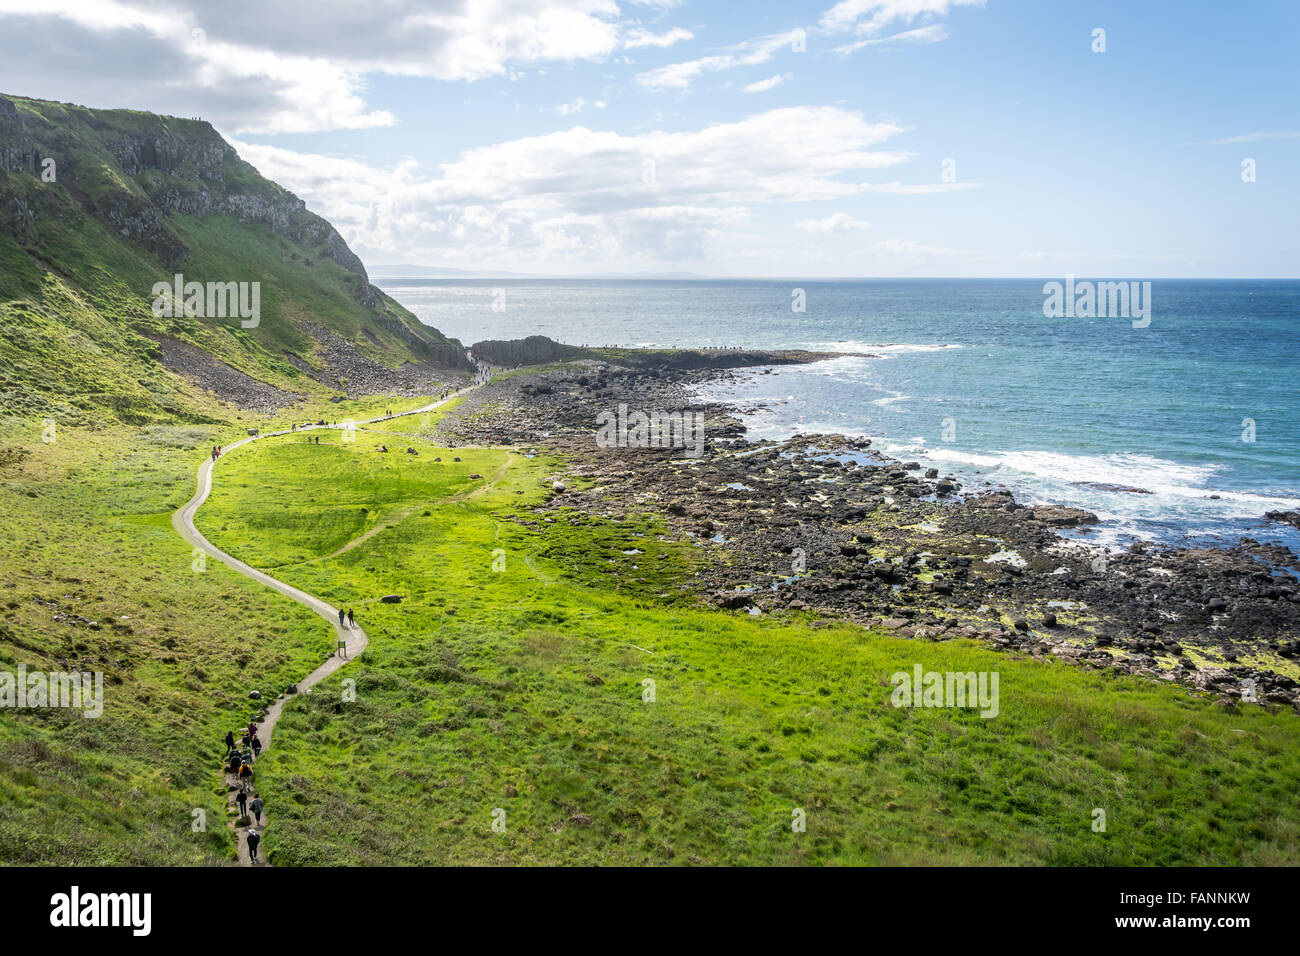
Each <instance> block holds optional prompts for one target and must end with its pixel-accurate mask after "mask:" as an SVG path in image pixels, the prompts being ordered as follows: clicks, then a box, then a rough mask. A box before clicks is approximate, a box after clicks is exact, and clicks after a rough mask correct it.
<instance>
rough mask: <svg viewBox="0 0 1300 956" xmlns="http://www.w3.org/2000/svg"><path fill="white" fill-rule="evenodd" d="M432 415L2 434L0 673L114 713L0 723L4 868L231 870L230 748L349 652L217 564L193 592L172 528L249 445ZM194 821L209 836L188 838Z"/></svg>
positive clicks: (241, 418) (22, 425) (34, 427)
mask: <svg viewBox="0 0 1300 956" xmlns="http://www.w3.org/2000/svg"><path fill="white" fill-rule="evenodd" d="M208 401H209V402H210V399H209V400H208ZM430 401H432V399H431V398H422V399H421V398H403V399H396V398H387V399H383V398H368V399H363V400H359V401H348V402H340V403H332V402H328V401H319V402H316V403H312V404H304V405H300V406H296V407H294V408H292V409H282V410H281V412H280V413H279V414H278V415H276V416H258V415H251V414H249V413H242V414H241V413H236V414H234V415H233V416H232V415H231V411H230V409H229V408H228V407H221V406H219V405H217V404H216V403H215V402H210V410H211V413H212V418H213V420H212V421H211V423H207V424H201V425H192V424H191V425H165V424H158V425H148V426H145V427H140V428H134V427H125V426H117V427H113V428H107V429H100V430H92V429H88V428H73V427H67V426H65V425H57V426H56V427H55V429H54V430H53V431H52V432H46V430H45V428H44V425H43V422H42V420H41V419H40V418H35V419H33V418H31V417H30V416H21V415H14V414H12V410H10V411H11V414H9V415H7V416H5V417H4V418H2V419H0V508H2V509H3V514H4V515H5V528H4V535H3V545H2V546H0V670H4V671H9V672H14V671H16V669H17V666H18V664H19V663H20V662H21V663H24V664H26V665H27V667H28V668H31V669H40V670H46V671H49V670H73V669H76V670H89V671H102V672H103V673H104V695H105V706H104V713H103V716H102V717H100V718H97V719H88V718H84V717H81V716H80V715H79V714H75V713H69V712H67V711H64V710H55V709H45V710H38V709H28V710H22V711H17V710H9V709H4V710H0V862H3V863H11V864H13V863H28V864H41V863H48V864H72V863H84V864H149V865H164V864H177V865H188V864H220V863H226V862H233V860H234V848H233V844H232V842H231V838H230V835H229V833H228V831H227V830H226V827H225V823H224V821H225V813H226V801H225V787H224V781H223V778H222V775H221V773H220V771H219V768H218V757H219V755H220V752H221V745H220V742H219V741H220V739H221V738H222V737H223V736H224V734H225V732H226V731H227V730H231V729H234V728H235V727H236V726H237V725H238V724H239V723H242V722H246V721H247V720H248V718H249V717H250V716H251V715H252V713H253V712H254V710H255V709H256V708H257V707H259V706H260V705H258V704H254V703H253V702H252V701H250V700H249V698H248V694H249V693H250V692H251V691H253V690H259V691H261V692H262V694H263V695H264V696H265V697H273V696H274V695H275V694H276V693H278V692H279V691H280V690H282V689H283V688H284V687H285V686H286V685H287V684H290V683H292V682H294V681H296V680H298V679H300V678H301V677H302V676H303V675H304V674H306V673H308V672H309V671H310V670H312V668H314V667H315V666H316V665H317V664H319V663H320V661H322V660H323V659H324V658H325V657H326V656H327V655H328V654H329V653H330V651H331V650H332V649H333V635H332V633H331V631H330V628H329V626H328V625H327V624H326V623H325V622H324V621H322V620H321V619H320V618H319V617H318V616H316V615H314V614H312V613H311V612H309V611H307V610H306V609H305V608H302V607H300V606H299V605H297V604H295V603H294V602H292V601H290V600H289V599H287V598H284V597H282V596H280V595H277V594H275V593H274V592H272V591H270V590H269V589H267V588H265V587H263V586H262V585H260V584H257V583H255V582H253V581H250V580H248V579H247V578H244V577H243V576H241V575H238V574H235V573H234V572H233V571H229V570H228V569H227V568H226V567H225V566H224V565H222V564H221V563H220V562H216V561H211V560H209V561H206V562H205V564H204V568H205V570H204V571H202V572H201V573H200V572H196V571H195V570H194V569H193V562H194V556H193V555H192V553H191V550H190V548H189V546H188V545H187V544H186V543H185V542H184V541H183V540H181V538H180V537H179V536H177V535H176V533H175V532H174V531H173V530H172V527H171V520H170V516H171V512H172V511H173V510H175V509H176V508H177V507H179V506H180V505H181V504H183V503H184V502H185V501H186V500H188V499H189V497H190V496H191V495H192V494H193V492H194V479H195V469H196V468H197V467H198V465H199V463H200V462H201V461H202V460H203V458H204V456H205V455H206V454H207V451H208V449H209V448H210V447H211V446H212V445H213V444H218V443H220V444H231V443H233V442H234V440H235V439H237V438H239V437H243V436H244V435H245V434H246V430H247V429H248V428H249V427H258V428H261V429H262V430H263V431H270V430H274V429H276V428H281V427H283V428H287V427H288V425H289V422H290V421H306V420H312V421H315V420H316V419H317V418H320V417H323V416H325V417H329V418H331V419H333V418H337V419H340V420H342V419H345V418H354V419H358V420H359V419H363V418H368V417H372V416H374V415H378V414H382V413H383V411H384V410H385V409H389V408H391V409H392V410H394V411H405V410H408V409H412V408H419V407H422V406H424V405H426V404H428V403H429V402H430ZM399 420H400V421H405V420H406V419H399ZM43 432H46V434H47V437H50V438H53V439H54V440H53V441H52V442H45V441H42V433H43ZM317 434H319V435H321V438H322V441H323V442H327V441H335V442H337V441H338V440H339V438H340V433H339V432H335V431H328V430H321V431H319V432H317ZM223 465H224V462H223ZM74 615H76V616H80V617H81V618H84V619H85V621H79V620H77V619H76V617H74ZM88 622H94V626H91V625H90V624H89V623H88ZM196 809H202V810H204V811H205V812H206V815H207V829H206V832H201V833H195V832H193V830H192V829H191V822H192V819H193V817H192V813H193V811H194V810H196Z"/></svg>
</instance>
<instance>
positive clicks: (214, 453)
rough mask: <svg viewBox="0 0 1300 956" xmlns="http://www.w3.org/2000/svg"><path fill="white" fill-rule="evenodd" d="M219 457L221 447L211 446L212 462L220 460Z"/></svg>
mask: <svg viewBox="0 0 1300 956" xmlns="http://www.w3.org/2000/svg"><path fill="white" fill-rule="evenodd" d="M220 457H221V446H220V445H213V446H212V460H213V461H216V460H217V459H218V458H220Z"/></svg>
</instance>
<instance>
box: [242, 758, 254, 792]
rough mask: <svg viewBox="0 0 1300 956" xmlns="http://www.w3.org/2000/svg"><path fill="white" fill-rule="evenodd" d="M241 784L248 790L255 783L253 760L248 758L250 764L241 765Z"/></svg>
mask: <svg viewBox="0 0 1300 956" xmlns="http://www.w3.org/2000/svg"><path fill="white" fill-rule="evenodd" d="M239 783H240V785H241V786H242V787H243V788H244V789H245V790H247V789H248V788H249V787H250V786H252V783H253V758H252V757H251V756H250V757H249V758H248V763H241V764H240V765H239Z"/></svg>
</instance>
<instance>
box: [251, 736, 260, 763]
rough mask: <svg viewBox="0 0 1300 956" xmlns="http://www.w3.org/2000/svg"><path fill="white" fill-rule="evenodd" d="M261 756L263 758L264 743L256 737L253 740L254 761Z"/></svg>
mask: <svg viewBox="0 0 1300 956" xmlns="http://www.w3.org/2000/svg"><path fill="white" fill-rule="evenodd" d="M260 756H262V741H260V740H258V739H257V738H256V737H254V738H253V759H254V760H256V759H257V758H258V757H260Z"/></svg>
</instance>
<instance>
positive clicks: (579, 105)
mask: <svg viewBox="0 0 1300 956" xmlns="http://www.w3.org/2000/svg"><path fill="white" fill-rule="evenodd" d="M608 105H609V104H608V103H606V102H605V101H604V100H596V101H595V102H594V103H588V102H587V101H586V100H584V99H583V98H582V97H581V96H579V97H578V98H577V99H576V100H570V101H569V102H568V103H561V104H560V105H559V106H557V107H556V108H555V111H556V112H557V113H559V114H560V115H561V116H568V115H570V114H572V113H581V112H582V111H583V110H584V109H586V108H587V107H588V106H591V107H592V108H593V109H598V110H603V109H604V108H605V107H606V106H608Z"/></svg>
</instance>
